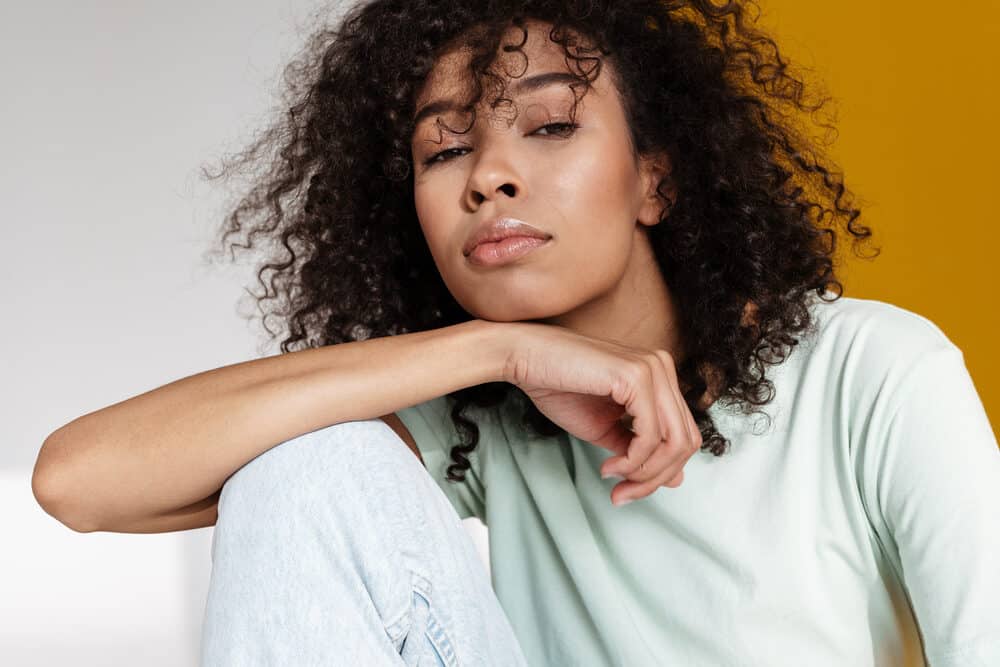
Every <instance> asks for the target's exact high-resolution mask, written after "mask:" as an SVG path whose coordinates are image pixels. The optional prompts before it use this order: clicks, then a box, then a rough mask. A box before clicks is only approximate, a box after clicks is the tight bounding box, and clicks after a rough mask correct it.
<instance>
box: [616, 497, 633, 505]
mask: <svg viewBox="0 0 1000 667" xmlns="http://www.w3.org/2000/svg"><path fill="white" fill-rule="evenodd" d="M633 500H635V498H626V499H625V500H616V501H615V502H614V505H615V507H621V506H622V505H628V504H629V503H630V502H632V501H633Z"/></svg>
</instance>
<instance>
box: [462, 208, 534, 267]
mask: <svg viewBox="0 0 1000 667" xmlns="http://www.w3.org/2000/svg"><path fill="white" fill-rule="evenodd" d="M512 236H527V237H530V238H536V239H545V240H547V239H550V238H552V235H551V234H547V233H545V232H543V231H542V230H540V229H538V228H537V227H533V226H532V225H529V224H528V223H526V222H525V221H523V220H518V219H517V218H511V217H507V216H501V217H497V218H492V219H490V220H484V221H483V222H482V223H480V224H479V226H477V227H476V228H475V229H474V230H472V233H471V234H470V235H469V238H468V239H466V241H465V245H464V246H462V254H463V255H465V256H466V257H468V256H469V253H471V252H472V251H473V250H475V248H476V246H477V245H479V244H480V243H494V242H496V241H502V240H503V239H507V238H510V237H512Z"/></svg>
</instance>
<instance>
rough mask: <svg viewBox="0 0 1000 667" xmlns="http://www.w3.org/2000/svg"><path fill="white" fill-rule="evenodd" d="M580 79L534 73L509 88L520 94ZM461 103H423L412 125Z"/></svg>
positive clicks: (568, 74)
mask: <svg viewBox="0 0 1000 667" xmlns="http://www.w3.org/2000/svg"><path fill="white" fill-rule="evenodd" d="M579 81H580V79H579V78H578V77H575V76H573V75H572V74H570V73H569V72H545V73H543V74H535V75H534V76H529V77H528V78H527V79H520V80H518V81H517V82H516V83H515V84H514V85H513V86H511V90H513V92H514V94H515V95H520V94H522V93H531V92H534V91H536V90H541V89H542V88H545V87H547V86H551V85H554V84H557V83H577V82H579ZM461 106H462V105H460V104H458V103H457V102H453V101H451V100H435V101H433V102H430V103H429V104H426V105H424V107H422V108H421V109H420V111H419V112H418V113H417V115H416V116H414V118H413V126H414V127H416V126H418V125H420V123H421V122H422V121H423V120H424V119H426V118H428V117H429V116H433V115H435V114H439V113H444V112H446V111H454V110H456V109H459V108H461Z"/></svg>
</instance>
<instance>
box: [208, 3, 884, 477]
mask: <svg viewBox="0 0 1000 667" xmlns="http://www.w3.org/2000/svg"><path fill="white" fill-rule="evenodd" d="M749 7H755V5H754V4H753V2H752V1H748V2H743V1H738V0H732V1H730V2H726V3H724V4H716V3H714V2H712V1H711V0H629V1H624V2H623V1H621V0H487V1H484V2H476V3H468V2H464V1H461V0H374V1H370V2H365V3H362V4H359V5H357V6H354V7H353V8H351V9H350V10H349V11H348V12H346V13H345V14H344V16H343V18H342V21H340V23H339V25H335V26H334V27H331V24H330V23H326V24H323V23H321V25H322V27H321V28H319V29H317V30H315V32H314V33H313V34H312V35H311V37H310V38H309V39H308V40H307V42H306V45H305V47H304V49H303V50H302V51H301V52H300V53H299V54H297V55H296V57H295V58H294V59H293V60H292V62H291V63H290V64H289V65H288V66H287V67H286V68H285V70H284V82H285V85H286V88H285V89H284V92H285V96H284V98H283V105H287V113H283V114H282V115H281V116H280V117H279V118H277V119H275V120H274V121H273V122H272V123H271V124H270V125H269V126H268V127H267V128H266V129H265V131H263V132H262V133H261V134H260V135H259V136H257V137H256V138H255V140H254V141H253V142H252V143H251V144H250V145H249V146H248V147H246V148H245V149H244V150H243V151H241V152H239V153H237V154H235V155H232V156H229V157H228V158H224V159H223V166H222V168H221V169H220V171H219V172H218V173H216V174H214V175H213V174H210V173H208V172H207V171H206V172H205V175H206V176H207V177H208V178H211V179H217V178H219V177H221V176H223V175H225V176H232V175H234V174H235V173H236V172H237V171H241V170H243V169H245V168H248V167H258V166H262V167H263V169H262V170H260V171H258V172H256V173H254V175H253V176H252V186H251V187H250V188H249V189H248V191H246V192H245V193H244V194H242V195H241V196H240V197H239V198H238V201H237V202H236V203H235V204H234V205H233V206H232V208H231V209H230V210H229V212H228V213H227V215H226V217H225V220H224V221H223V224H222V225H221V227H220V230H219V231H220V233H221V238H220V239H219V240H220V241H221V243H222V244H223V245H224V244H225V242H226V240H227V239H228V238H229V237H230V236H232V235H234V234H242V236H241V238H240V240H239V241H238V242H237V243H233V244H231V245H230V252H231V253H232V249H234V248H235V247H239V248H243V249H249V248H252V247H253V246H254V244H255V242H256V241H257V239H263V240H265V241H269V242H270V243H268V244H267V246H268V247H269V253H270V254H269V255H267V256H265V257H264V260H263V263H262V264H260V266H259V268H258V270H257V273H256V277H257V280H258V282H259V283H260V285H262V286H263V288H264V291H263V293H262V294H255V295H254V296H255V297H256V306H257V308H258V309H259V310H260V311H261V312H262V313H263V319H262V323H263V327H264V329H265V330H266V331H267V332H268V333H269V334H270V335H271V337H272V338H274V337H276V335H277V334H276V333H275V332H273V331H271V329H270V328H269V327H268V324H267V320H268V318H269V316H272V315H276V316H278V317H280V318H281V320H282V321H283V322H284V324H285V325H286V326H287V337H285V339H284V340H283V341H282V342H281V345H280V347H281V351H282V352H283V353H287V352H289V351H291V350H294V349H301V348H307V347H316V346H324V345H334V344H337V343H341V342H348V341H355V340H363V339H366V338H370V337H381V336H392V335H397V334H403V333H408V332H415V331H423V330H428V329H434V328H438V327H444V326H448V325H453V324H457V323H460V322H463V321H467V320H470V319H472V317H471V316H470V314H469V313H468V312H466V311H465V310H464V309H463V308H462V307H461V306H459V304H458V303H457V302H456V300H455V299H454V297H453V296H452V294H451V293H450V292H449V290H448V289H447V288H446V286H445V284H444V282H443V280H442V279H441V276H440V275H439V273H438V271H437V269H436V268H435V265H434V262H433V260H432V258H431V254H430V252H429V249H428V246H427V244H426V241H425V239H424V237H423V234H422V233H421V231H420V225H419V221H418V219H417V215H416V211H415V206H414V191H413V180H412V178H411V175H412V171H413V164H412V156H411V150H410V141H411V138H412V132H413V129H414V128H413V123H412V120H411V119H412V116H413V105H414V103H415V101H416V100H415V96H416V94H417V93H418V91H419V90H420V88H421V86H422V84H423V83H424V81H425V78H426V77H427V75H428V73H429V72H430V71H431V69H432V68H433V66H434V64H435V62H436V60H437V58H438V57H439V56H441V55H442V54H444V53H447V52H449V51H451V50H453V49H455V48H456V47H464V48H466V49H469V50H471V53H472V57H471V59H470V61H469V64H468V75H469V79H470V81H472V82H473V83H474V85H475V96H474V98H473V99H472V100H471V101H470V102H469V103H468V105H467V106H466V107H465V109H466V110H472V112H473V117H474V113H475V112H474V106H475V104H476V103H477V102H478V101H479V99H480V97H481V96H482V95H483V93H484V85H483V81H492V83H493V84H494V85H493V86H492V87H491V91H493V92H494V94H495V95H496V98H495V99H497V100H500V99H504V98H503V92H504V89H503V81H502V80H500V78H499V77H495V75H493V73H492V72H491V69H490V66H491V65H492V64H493V62H494V61H495V59H496V57H497V51H498V48H499V47H500V46H501V43H502V36H503V35H504V34H505V31H508V30H510V29H511V28H512V27H513V28H517V27H520V28H521V29H522V30H524V25H525V21H527V20H537V21H542V22H544V23H545V24H547V25H549V26H550V28H551V29H550V31H549V35H548V36H549V39H550V40H552V41H553V42H555V43H557V44H559V45H560V46H562V48H563V50H564V51H565V53H566V56H567V58H569V59H570V61H573V62H574V63H576V65H577V69H578V70H579V71H578V73H577V74H576V76H577V77H578V79H579V82H580V86H581V87H582V88H583V90H584V91H586V90H588V89H589V88H590V85H591V83H592V81H593V79H592V78H591V77H592V76H593V77H594V78H596V74H595V72H597V73H599V72H600V67H601V65H602V63H603V61H604V60H605V59H607V60H609V61H610V62H611V63H612V64H613V67H612V68H611V69H612V74H613V79H612V80H613V81H614V85H615V86H616V88H617V90H618V92H619V95H620V99H621V100H622V103H623V107H624V109H625V112H626V119H627V122H628V126H629V128H630V135H631V136H630V140H631V142H632V148H633V154H641V155H646V154H650V153H653V152H657V151H666V153H667V154H668V155H669V156H670V158H671V164H672V169H671V170H670V171H669V172H668V173H667V174H665V175H664V177H663V180H662V181H661V182H660V183H659V186H658V190H657V191H658V192H659V193H660V194H661V195H663V193H664V192H667V191H669V192H672V193H676V197H675V199H676V200H673V199H670V198H669V197H666V196H665V195H663V196H665V199H666V202H667V205H666V206H665V207H664V212H663V216H662V218H661V219H663V218H665V217H667V216H668V215H669V218H670V224H669V225H666V224H661V225H655V226H653V227H652V228H651V229H650V232H649V239H650V243H651V246H652V248H653V250H654V252H655V255H656V258H657V264H658V266H659V269H660V270H661V271H662V275H663V277H664V280H665V281H666V283H667V284H668V285H669V287H670V290H671V293H672V295H673V296H674V298H675V299H676V303H677V309H678V313H679V318H680V321H679V322H678V325H679V326H680V327H681V330H682V331H692V332H697V334H698V335H697V336H691V337H688V338H687V340H689V341H690V343H689V344H688V345H687V346H686V348H685V353H686V354H685V358H684V360H683V363H680V364H678V367H677V375H678V379H679V380H680V381H681V383H682V386H686V387H687V389H686V391H685V392H684V397H685V401H686V402H687V404H688V407H689V408H690V409H691V412H692V414H693V416H694V417H695V420H696V422H697V424H698V426H699V429H700V430H701V434H702V441H703V444H702V448H703V449H705V450H707V451H709V452H711V453H712V454H714V455H717V456H718V455H721V454H723V453H724V452H725V451H726V450H727V449H728V445H729V442H728V440H727V439H726V438H725V437H724V436H723V435H722V434H721V433H719V432H718V431H717V430H716V427H715V424H714V423H713V421H712V419H711V416H710V415H709V414H708V412H707V407H708V406H707V405H706V402H705V400H704V397H705V395H706V394H705V393H706V390H707V389H708V382H709V381H711V382H712V383H713V384H712V386H713V388H714V391H713V394H712V397H713V398H714V399H715V400H720V401H723V402H724V404H728V405H735V406H737V407H739V408H740V409H741V410H742V411H743V412H744V413H745V414H747V415H750V414H752V413H755V412H758V413H759V412H762V411H761V410H760V409H759V408H760V407H761V406H764V405H766V404H767V403H769V402H770V401H771V400H772V399H773V398H774V386H773V384H772V383H771V382H770V380H768V379H767V378H766V377H765V372H766V368H767V366H769V365H774V364H777V363H780V362H782V361H784V359H785V358H787V356H788V354H789V353H790V352H791V349H792V347H794V346H795V345H797V344H798V342H799V339H800V338H801V337H802V336H803V335H805V334H807V333H809V332H810V331H812V330H813V324H814V323H813V322H812V320H811V315H810V311H809V308H808V301H809V299H810V298H811V297H812V296H813V295H816V296H819V298H821V299H823V300H826V296H827V295H828V294H829V293H830V292H833V293H834V296H833V298H832V299H831V301H835V300H836V299H839V298H840V297H841V296H842V294H843V285H842V284H841V282H840V281H839V280H838V279H837V277H836V275H835V272H834V267H835V265H836V261H835V252H836V249H837V239H838V236H839V235H840V233H841V229H843V230H846V232H847V233H849V234H850V235H851V236H852V237H853V244H852V247H853V248H854V249H855V252H856V254H858V253H857V248H858V246H859V245H860V244H861V243H862V242H864V241H866V240H867V239H868V237H870V236H871V234H872V232H871V230H870V229H869V228H868V227H865V226H862V225H860V224H859V223H858V221H857V219H858V217H859V216H860V215H861V212H860V210H859V209H858V208H854V207H852V206H851V205H850V202H849V201H847V200H848V199H853V197H851V196H850V194H849V193H848V192H847V190H846V188H845V186H844V184H843V178H842V174H841V173H840V172H838V171H836V170H835V169H834V166H833V165H832V163H831V161H830V159H829V158H828V157H826V156H824V155H823V154H822V152H821V150H820V145H821V144H824V143H828V141H832V139H831V138H830V136H831V134H834V133H835V130H834V128H833V125H832V124H831V123H830V122H823V121H822V120H819V119H817V117H816V115H817V114H816V112H818V111H819V110H820V109H821V108H822V107H823V106H824V104H826V102H828V101H829V100H830V98H829V97H827V96H822V95H821V96H819V97H820V99H818V100H815V101H809V100H808V99H807V96H806V94H805V93H806V85H805V84H804V82H803V78H802V77H801V76H797V75H795V74H793V73H792V72H791V70H790V68H789V63H788V62H786V60H785V59H783V58H782V57H781V56H780V55H779V52H778V47H777V45H776V44H775V42H774V40H773V39H772V38H770V37H768V36H767V35H766V34H765V33H764V32H762V31H761V30H759V29H758V28H756V27H754V23H755V22H756V20H757V18H759V12H758V16H757V17H754V18H753V19H752V20H751V19H750V17H749V15H748V11H747V10H748V8H749ZM524 34H525V35H526V34H527V33H526V32H525V33H524ZM579 35H583V36H584V37H586V38H587V40H588V44H591V45H593V48H591V49H590V50H589V51H588V50H582V51H581V46H580V43H579V41H578V40H577V36H579ZM522 45H523V43H522ZM571 47H573V50H574V51H575V52H576V53H581V52H582V53H590V54H592V55H585V56H578V55H574V54H573V53H571ZM503 49H504V50H505V51H511V50H520V45H504V46H503ZM493 104H494V105H495V104H496V102H494V103H493ZM574 108H575V107H574ZM807 117H808V118H809V119H810V120H811V121H812V122H813V123H815V124H816V125H817V126H819V127H821V128H824V129H825V130H826V131H827V132H826V138H825V140H824V139H821V138H820V137H816V136H811V135H810V134H809V133H808V132H807V125H806V124H805V123H804V122H803V121H804V120H805V119H806V118H807ZM838 223H839V224H838ZM279 241H280V246H281V247H278V242H279ZM877 254H878V251H876V252H875V255H877ZM873 256H874V255H873ZM265 273H269V274H270V277H269V284H268V282H265V280H264V274H265ZM265 304H269V306H268V307H265ZM747 308H750V310H751V312H752V314H753V316H752V317H750V318H747V317H746V312H747ZM518 394H521V395H520V396H518ZM447 396H448V399H449V405H450V414H451V419H452V421H453V422H454V424H455V429H456V431H457V432H458V433H459V434H461V436H462V441H461V442H459V443H456V444H455V445H454V446H453V447H452V448H451V450H450V453H451V458H452V461H453V462H452V463H451V465H449V466H448V469H447V478H448V479H449V480H451V481H453V482H457V481H463V480H464V479H465V476H464V471H465V470H468V469H469V467H470V466H469V459H468V456H467V455H468V454H469V453H471V452H472V451H473V450H474V449H475V448H476V446H477V444H478V440H479V428H478V426H477V425H476V423H475V421H474V420H472V419H470V418H469V417H468V415H467V414H466V412H467V408H469V407H470V406H472V407H479V408H488V407H495V406H499V405H501V404H502V403H504V402H505V401H506V400H507V399H508V398H509V397H513V399H514V402H515V403H517V404H518V405H520V406H521V412H520V423H521V425H522V426H525V427H528V428H530V429H531V430H532V431H534V432H535V433H536V434H538V435H541V436H544V437H549V436H553V435H557V434H559V433H562V432H563V431H562V429H561V428H560V427H558V426H556V425H555V424H554V423H552V422H551V421H550V420H549V419H548V418H546V417H545V416H544V415H542V414H541V412H539V411H538V409H537V408H536V407H535V406H534V404H532V403H531V401H530V400H528V399H527V397H526V396H524V395H523V392H521V391H520V389H519V388H518V387H516V386H514V385H512V384H509V383H505V382H490V383H486V384H481V385H477V386H473V387H466V388H463V389H460V390H458V391H455V392H451V393H449V394H447ZM709 403H711V401H709ZM765 416H766V415H765Z"/></svg>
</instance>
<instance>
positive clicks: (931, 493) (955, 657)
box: [862, 336, 1000, 667]
mask: <svg viewBox="0 0 1000 667" xmlns="http://www.w3.org/2000/svg"><path fill="white" fill-rule="evenodd" d="M910 361H911V362H912V365H910V366H909V367H908V368H907V370H906V371H905V374H904V375H902V379H901V380H900V381H899V383H898V384H897V385H895V386H893V387H892V389H891V391H890V392H889V395H890V396H891V399H890V400H887V401H885V404H886V409H885V411H884V413H883V414H878V413H876V415H875V419H874V422H876V423H877V424H878V425H877V426H874V427H873V428H874V430H873V433H872V434H871V435H872V436H873V437H875V438H876V441H877V443H878V444H877V446H874V447H871V448H870V449H871V451H870V453H869V457H868V460H867V462H866V464H865V468H864V471H865V472H864V478H863V480H862V481H863V486H864V487H865V488H866V489H867V490H868V492H869V494H868V498H867V504H868V505H869V510H870V511H873V512H874V514H875V516H874V517H873V519H874V524H875V527H876V531H877V532H879V533H880V538H881V539H882V541H883V543H884V546H885V547H886V549H887V551H888V554H887V555H888V557H889V559H890V561H892V562H893V565H894V566H895V568H896V569H897V574H898V575H900V577H901V580H902V582H903V585H904V587H905V589H906V592H907V594H908V596H909V598H910V604H911V606H912V608H913V612H914V615H915V617H916V620H917V626H918V628H919V630H920V634H921V639H922V641H923V645H924V653H925V656H926V659H927V662H928V664H929V665H930V666H931V667H959V666H961V667H977V666H980V665H981V666H983V667H986V666H987V665H994V666H996V665H1000V449H998V446H997V440H996V436H995V435H994V433H993V429H992V428H991V426H990V423H989V419H988V418H987V415H986V411H985V409H984V407H983V403H982V401H981V399H980V397H979V395H978V393H977V392H976V389H975V386H974V384H973V381H972V378H971V376H970V374H969V371H968V369H967V368H966V365H965V359H964V355H963V354H962V352H961V350H960V349H959V348H958V347H956V346H955V345H954V344H953V343H951V342H950V341H949V340H946V339H944V338H943V336H942V337H941V338H940V339H939V340H938V341H937V343H936V344H935V345H934V346H933V347H931V348H930V349H929V350H927V351H926V352H925V353H924V354H921V355H919V356H918V357H917V358H915V359H911V360H910Z"/></svg>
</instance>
